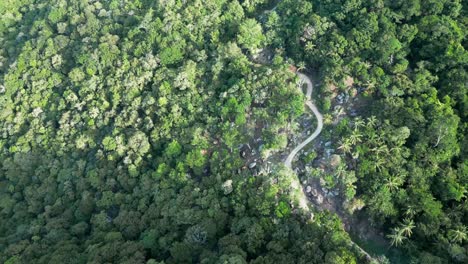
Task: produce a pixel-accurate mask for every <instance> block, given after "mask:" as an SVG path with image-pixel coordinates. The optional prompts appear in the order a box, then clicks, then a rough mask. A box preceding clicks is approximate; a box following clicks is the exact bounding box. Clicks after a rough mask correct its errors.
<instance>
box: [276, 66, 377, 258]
mask: <svg viewBox="0 0 468 264" xmlns="http://www.w3.org/2000/svg"><path fill="white" fill-rule="evenodd" d="M296 74H297V75H298V76H299V79H300V84H299V86H298V88H299V89H301V90H302V85H303V84H304V83H305V84H306V85H307V90H306V99H307V100H306V102H305V104H306V105H307V107H309V109H310V110H311V111H312V113H313V114H314V115H315V118H317V128H316V129H315V131H314V133H312V135H310V136H309V137H308V138H306V139H305V140H304V141H303V142H302V143H300V144H299V145H298V146H296V147H295V148H294V149H293V150H292V151H291V153H289V155H288V157H287V158H286V160H285V161H284V165H285V166H286V167H288V168H289V169H292V161H293V159H294V157H295V156H296V155H297V153H299V151H301V150H302V149H303V148H304V147H305V146H307V145H308V144H309V143H310V142H312V141H313V140H314V139H315V138H316V137H317V136H318V135H319V134H320V132H321V131H322V128H323V116H322V114H321V113H320V112H319V111H318V109H317V107H316V106H315V104H314V103H313V102H312V91H313V88H314V86H313V84H312V81H311V79H310V78H309V77H308V76H306V75H305V74H302V73H299V72H296ZM291 187H292V188H293V189H296V190H300V191H301V193H300V197H298V198H299V207H300V208H301V209H303V210H306V211H309V207H308V199H307V196H306V195H305V193H304V190H303V188H302V185H301V184H300V183H299V179H297V178H296V179H294V180H293V181H292V183H291ZM315 191H319V190H315ZM315 206H317V207H320V206H319V205H315ZM319 209H324V208H319ZM325 209H326V208H325ZM337 215H338V216H340V218H342V216H341V215H340V214H337ZM351 246H352V247H354V248H356V249H358V250H359V251H360V252H361V253H362V254H363V255H365V256H366V258H367V260H369V261H371V260H374V261H375V259H374V258H373V257H372V256H371V255H370V254H369V253H367V252H366V251H365V250H364V249H363V248H361V247H360V246H359V245H358V244H356V243H355V242H354V241H352V240H351Z"/></svg>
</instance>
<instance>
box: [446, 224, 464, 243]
mask: <svg viewBox="0 0 468 264" xmlns="http://www.w3.org/2000/svg"><path fill="white" fill-rule="evenodd" d="M448 237H449V239H450V241H452V242H454V243H462V242H463V241H465V240H468V233H467V231H466V226H461V227H459V228H458V229H455V230H453V229H452V230H450V231H449V232H448Z"/></svg>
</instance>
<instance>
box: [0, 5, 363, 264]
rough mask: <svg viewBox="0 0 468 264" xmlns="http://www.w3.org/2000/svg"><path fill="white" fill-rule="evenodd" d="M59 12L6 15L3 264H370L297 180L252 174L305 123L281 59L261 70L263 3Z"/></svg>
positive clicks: (20, 10) (17, 9)
mask: <svg viewBox="0 0 468 264" xmlns="http://www.w3.org/2000/svg"><path fill="white" fill-rule="evenodd" d="M51 3H52V2H51V1H35V0H34V1H33V0H31V1H6V2H5V1H2V2H1V3H0V7H1V8H0V10H1V13H0V16H1V22H0V34H1V35H0V39H1V41H2V49H1V53H0V62H1V66H0V72H1V75H0V80H1V85H2V91H1V94H0V129H1V138H0V148H1V152H0V160H1V163H0V164H1V169H0V218H1V221H0V252H1V254H0V262H2V263H4V262H5V263H10V264H11V263H132V264H133V263H146V262H147V261H149V262H148V263H155V262H158V261H166V263H190V262H203V263H245V262H246V261H249V262H253V263H265V262H269V263H354V262H355V261H356V260H357V259H359V257H358V256H357V254H355V253H353V251H351V248H350V246H349V240H348V237H347V234H346V233H345V232H344V231H342V230H341V227H340V224H339V221H338V220H337V219H336V218H333V217H332V218H330V217H329V216H327V217H325V216H324V217H322V216H320V215H316V217H315V220H314V221H313V222H312V221H310V220H307V219H308V217H309V216H308V215H307V213H305V212H300V211H297V209H294V208H295V207H297V206H295V203H294V199H293V195H294V194H293V192H292V190H290V187H289V186H290V181H291V179H292V177H293V175H291V172H289V171H285V170H279V171H277V172H274V173H272V174H270V175H264V176H257V177H254V176H253V171H250V170H245V169H244V170H241V167H242V166H243V165H244V161H243V160H241V158H240V157H239V152H238V149H237V147H238V145H239V144H241V143H247V142H249V140H251V139H252V137H253V135H254V133H255V131H257V130H256V127H257V126H265V129H263V130H261V131H259V133H261V134H259V136H260V137H262V138H263V140H264V148H263V150H262V151H263V152H264V153H270V154H271V153H274V152H275V151H277V150H278V149H279V148H281V147H284V143H286V142H285V141H284V139H285V137H284V135H281V134H280V133H278V131H280V129H281V128H282V127H284V126H285V125H286V123H287V122H288V120H291V119H292V118H294V117H296V116H297V115H299V114H300V113H301V112H302V111H303V107H302V101H303V97H302V94H301V93H300V92H299V91H298V90H297V89H296V85H295V82H294V78H295V77H294V75H293V74H292V73H290V72H289V71H288V70H287V65H286V64H285V63H283V62H282V59H281V58H280V57H277V58H276V59H275V62H274V64H273V65H269V66H262V65H258V64H255V63H253V61H252V60H251V59H250V57H249V56H250V53H253V52H256V50H257V49H259V48H261V47H262V45H265V37H264V36H263V33H262V27H261V25H260V24H259V23H258V22H256V20H255V19H252V18H247V17H246V15H245V13H247V12H251V11H253V10H254V8H255V5H256V3H255V2H252V3H250V4H246V3H243V4H240V3H238V2H236V1H163V2H161V3H157V2H155V1H133V0H131V1H101V2H98V1H88V0H83V1H65V0H63V1H55V2H54V4H51ZM248 10H251V11H248ZM285 98H288V100H289V104H285ZM266 124H267V125H266Z"/></svg>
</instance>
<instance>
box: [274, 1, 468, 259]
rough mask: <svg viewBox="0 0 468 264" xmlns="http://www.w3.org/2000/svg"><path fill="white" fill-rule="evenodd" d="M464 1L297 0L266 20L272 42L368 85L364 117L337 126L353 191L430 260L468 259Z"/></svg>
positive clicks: (335, 75) (399, 241) (334, 74)
mask: <svg viewBox="0 0 468 264" xmlns="http://www.w3.org/2000/svg"><path fill="white" fill-rule="evenodd" d="M467 8H468V6H467V5H466V1H465V2H464V3H463V5H462V2H461V1H459V0H443V1H419V0H411V1H384V0H375V1H360V0H343V1H321V0H320V1H319V0H317V1H293V0H291V1H283V2H282V3H281V4H280V6H279V7H278V9H277V11H276V12H277V13H278V14H271V15H270V16H269V18H268V21H269V22H270V24H269V27H268V31H267V33H266V34H267V36H269V37H270V38H271V39H270V40H269V41H270V42H271V43H272V44H273V45H274V46H276V47H278V48H283V49H285V52H286V53H287V54H288V55H289V56H291V57H293V58H294V59H295V60H296V61H304V62H305V63H306V64H307V65H309V66H310V67H316V68H318V69H319V70H320V73H321V76H322V78H323V79H324V80H325V83H337V84H338V86H339V87H344V84H343V80H345V78H346V77H347V76H352V77H353V78H354V81H355V85H356V86H358V87H362V88H364V94H365V96H366V97H367V99H368V100H367V101H368V102H371V103H369V104H368V105H366V106H364V107H363V108H362V110H361V111H360V113H361V115H362V116H363V117H364V118H363V117H357V118H352V119H350V118H345V119H343V120H341V122H340V123H339V124H338V125H336V126H333V125H330V128H333V131H334V132H333V136H334V138H335V139H336V141H335V142H337V144H336V146H335V147H336V148H337V149H339V150H341V153H342V157H343V158H344V159H345V160H346V163H347V164H348V166H347V167H348V168H346V166H345V169H347V172H346V173H345V174H346V175H347V176H348V177H345V179H344V182H343V183H344V185H347V187H346V188H347V190H345V192H346V193H347V194H348V195H347V197H348V200H349V203H350V204H351V205H352V204H353V203H356V202H357V201H359V202H362V201H363V202H364V204H365V207H364V208H365V212H366V213H368V214H369V215H370V216H371V217H372V219H373V221H374V223H375V224H376V225H378V226H381V227H383V228H385V229H386V230H387V234H388V237H389V238H390V239H391V241H392V243H393V244H394V245H395V246H401V247H402V248H404V249H405V250H407V251H408V252H409V253H411V254H412V255H413V256H414V258H415V259H418V260H417V261H420V262H421V263H466V262H467V261H468V243H467V242H468V233H467V225H468V203H467V201H466V200H467V192H468V169H467V165H468V164H467V160H466V146H467V137H466V135H467V132H468V131H467V123H466V120H467V114H468V108H467V107H468V97H467V91H468V89H467V83H468V75H467V72H466V67H467V65H468V53H467V51H466V50H465V48H464V46H465V45H466V32H467V26H468V23H467V20H466V15H467V13H466V12H467V11H468V10H467ZM328 87H329V86H327V85H324V86H323V89H322V90H323V91H322V92H323V93H324V94H331V91H330V90H328V89H327V88H328ZM369 99H371V100H369ZM326 100H327V98H325V99H324V100H323V101H326ZM328 100H329V99H328ZM328 107H329V106H328ZM349 177H356V178H357V179H356V180H352V178H351V180H350V178H349ZM354 181H355V182H354ZM353 190H356V196H355V199H352V198H353V196H354V192H353ZM415 261H416V260H415ZM418 263H419V262H418Z"/></svg>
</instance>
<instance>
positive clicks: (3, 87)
mask: <svg viewBox="0 0 468 264" xmlns="http://www.w3.org/2000/svg"><path fill="white" fill-rule="evenodd" d="M5 91H6V89H5V86H3V85H0V94H2V93H5Z"/></svg>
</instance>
